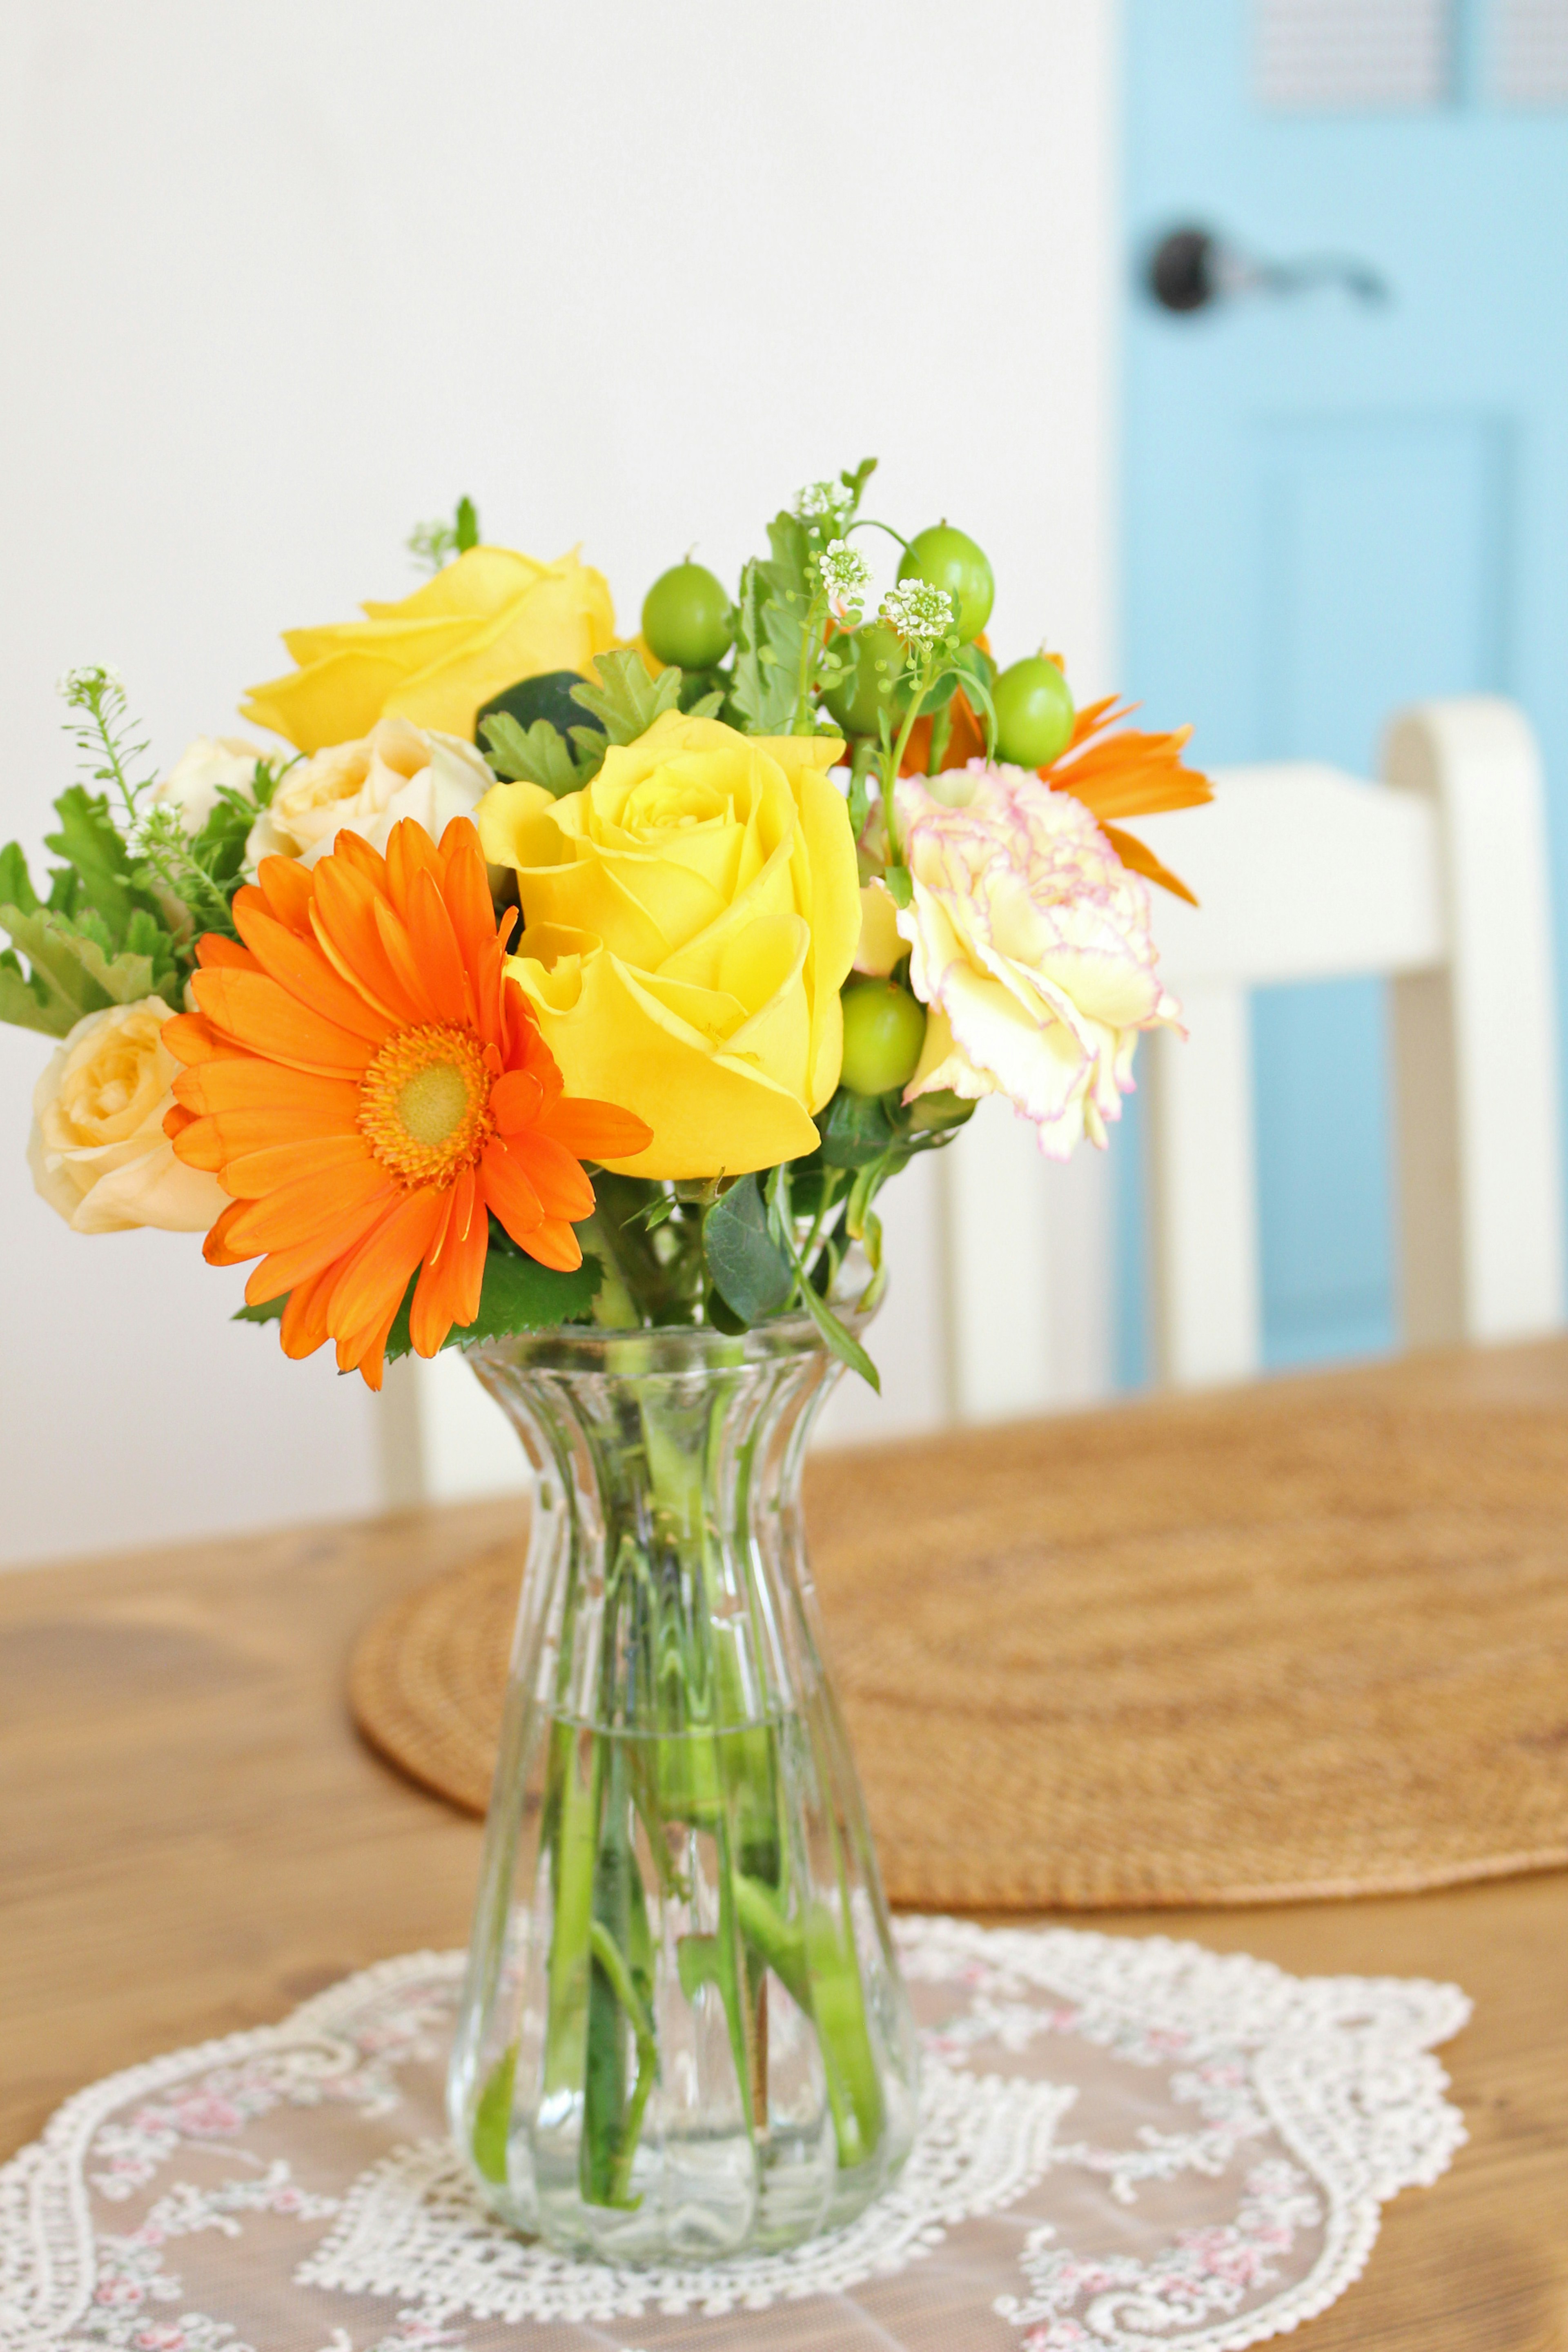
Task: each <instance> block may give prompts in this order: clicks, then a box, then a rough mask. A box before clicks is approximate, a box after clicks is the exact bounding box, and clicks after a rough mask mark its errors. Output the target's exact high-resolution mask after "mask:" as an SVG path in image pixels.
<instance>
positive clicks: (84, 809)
mask: <svg viewBox="0 0 1568 2352" xmlns="http://www.w3.org/2000/svg"><path fill="white" fill-rule="evenodd" d="M55 813H56V814H57V815H58V818H59V821H60V829H59V831H58V833H49V834H46V835H44V846H45V847H46V848H47V849H52V850H53V851H54V853H55V855H56V856H57V857H63V858H64V859H65V861H66V863H67V864H68V866H71V867H72V868H73V869H74V870H75V872H76V873H77V874H78V875H79V877H80V878H81V886H82V888H83V890H84V891H85V893H86V895H87V898H88V899H89V903H90V904H91V905H92V906H93V907H95V908H97V910H98V912H99V913H100V915H101V916H102V917H103V919H104V920H105V922H106V923H108V924H110V927H111V928H112V929H113V930H114V931H115V933H116V935H117V938H122V937H123V936H124V931H125V927H126V925H127V924H128V923H129V921H130V919H131V910H132V906H133V905H134V904H135V903H136V898H135V893H134V892H133V890H132V876H131V856H130V853H129V851H128V850H127V849H126V846H125V844H124V841H123V840H122V839H121V835H120V832H119V830H118V828H117V827H116V825H115V823H114V820H113V818H112V817H111V816H110V814H109V799H108V795H107V794H106V793H89V792H88V791H87V790H86V788H85V786H83V785H81V784H71V785H68V787H67V789H66V790H65V791H64V792H63V793H61V794H60V796H59V798H58V801H57V802H56V803H55Z"/></svg>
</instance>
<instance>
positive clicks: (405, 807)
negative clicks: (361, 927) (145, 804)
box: [245, 719, 495, 873]
mask: <svg viewBox="0 0 1568 2352" xmlns="http://www.w3.org/2000/svg"><path fill="white" fill-rule="evenodd" d="M494 782H495V778H494V777H493V776H492V775H491V773H490V772H489V769H488V768H487V767H486V765H485V763H484V761H483V760H482V759H481V758H480V756H479V753H478V751H475V749H474V747H473V745H472V744H471V743H465V742H464V741H463V740H462V738H461V736H459V735H438V734H434V733H432V734H426V732H425V730H424V729H423V728H420V727H415V726H413V725H412V724H411V723H410V722H409V720H408V719H378V720H377V722H376V724H375V725H374V727H373V728H372V729H371V730H370V733H369V734H368V735H366V736H365V737H364V738H363V740H362V741H360V742H357V743H334V744H333V745H331V748H330V749H329V750H327V751H318V752H317V753H316V755H315V757H314V758H313V759H310V760H301V761H299V762H298V763H297V764H296V765H295V766H294V767H292V768H290V769H289V772H288V774H287V775H286V776H285V777H284V778H283V780H282V782H281V783H280V784H279V787H278V790H277V793H275V794H274V796H273V801H272V805H271V807H270V808H269V809H267V810H265V811H264V812H263V814H261V816H260V817H259V818H258V820H257V822H256V824H254V825H253V826H252V827H251V830H250V839H249V841H248V843H247V845H246V853H245V856H246V866H247V871H249V872H251V873H254V872H255V870H256V868H257V866H259V864H260V863H261V860H262V859H263V858H264V857H293V858H297V859H298V860H299V862H300V865H301V866H314V864H315V862H316V860H317V858H318V857H324V856H325V855H326V853H327V851H328V850H329V849H331V845H332V843H333V841H334V840H335V839H336V837H337V835H338V834H339V832H340V831H341V830H342V828H343V827H344V826H347V827H348V829H349V830H350V831H351V832H353V833H357V834H360V835H363V838H364V839H365V840H366V841H368V842H369V843H370V845H371V847H372V848H373V849H384V848H385V847H386V843H387V836H388V835H389V834H390V833H391V831H392V828H393V826H394V825H395V824H397V823H398V822H399V821H400V819H402V818H403V817H405V816H411V817H413V818H414V819H415V820H416V823H418V824H422V825H423V826H424V828H425V830H426V833H427V834H429V835H430V836H431V838H432V840H435V841H439V839H440V838H441V835H442V833H443V832H444V831H445V829H446V827H447V825H448V824H450V823H451V821H452V819H453V818H454V817H455V816H472V814H473V813H474V811H475V809H476V808H477V807H478V806H479V802H480V801H481V800H482V799H483V797H484V795H485V793H488V792H489V788H490V786H491V785H492V784H493V783H494Z"/></svg>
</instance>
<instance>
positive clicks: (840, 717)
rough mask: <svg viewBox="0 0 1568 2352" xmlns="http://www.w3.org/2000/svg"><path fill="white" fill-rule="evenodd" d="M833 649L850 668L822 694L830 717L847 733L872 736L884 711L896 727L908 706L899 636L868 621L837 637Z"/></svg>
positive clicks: (890, 722) (901, 646) (874, 622)
mask: <svg viewBox="0 0 1568 2352" xmlns="http://www.w3.org/2000/svg"><path fill="white" fill-rule="evenodd" d="M834 651H835V652H836V653H837V655H838V656H839V658H840V659H841V660H845V661H847V662H848V663H849V664H850V667H849V669H848V670H847V674H846V675H845V676H844V677H841V678H840V679H839V680H838V682H837V685H836V686H831V687H829V688H828V690H827V692H826V695H825V696H824V697H823V699H824V701H825V702H826V705H827V709H828V714H829V716H830V717H831V718H832V719H834V720H835V721H836V722H837V725H838V726H840V727H842V728H843V730H844V732H845V733H846V735H875V734H876V733H877V731H878V722H879V717H880V715H881V714H882V713H883V712H884V711H885V712H886V713H887V717H888V721H889V725H890V726H896V725H897V724H898V722H899V720H900V719H901V718H902V717H903V714H904V712H905V710H906V709H908V707H909V693H908V689H907V688H906V687H905V686H904V683H903V677H904V665H905V658H906V657H905V654H904V646H903V640H902V638H901V637H898V636H895V635H894V634H893V632H892V630H891V629H889V628H884V627H883V625H882V624H881V622H880V621H868V622H867V623H866V625H865V626H864V627H863V628H859V629H857V630H856V631H855V633H854V635H852V636H849V637H836V638H835V639H834Z"/></svg>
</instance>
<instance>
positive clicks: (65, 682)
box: [55, 662, 125, 708]
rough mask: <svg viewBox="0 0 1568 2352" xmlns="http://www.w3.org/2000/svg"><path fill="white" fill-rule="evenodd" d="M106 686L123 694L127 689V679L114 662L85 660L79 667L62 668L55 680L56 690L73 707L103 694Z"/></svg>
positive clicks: (61, 698) (63, 700)
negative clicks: (122, 675)
mask: <svg viewBox="0 0 1568 2352" xmlns="http://www.w3.org/2000/svg"><path fill="white" fill-rule="evenodd" d="M105 688H110V690H111V691H113V692H116V693H121V694H123V692H124V691H125V680H124V679H123V677H121V674H120V672H119V671H118V670H117V669H116V668H115V667H114V664H113V663H112V662H85V663H83V664H82V665H81V667H79V668H77V669H68V670H62V671H61V673H60V675H59V677H58V678H57V679H56V680H55V692H56V693H57V694H58V696H59V698H60V700H61V701H62V702H68V703H70V704H71V705H72V706H73V708H74V707H75V706H77V705H79V704H81V703H84V702H86V701H87V700H89V698H90V697H91V696H93V695H95V694H101V693H102V692H103V691H104V689H105Z"/></svg>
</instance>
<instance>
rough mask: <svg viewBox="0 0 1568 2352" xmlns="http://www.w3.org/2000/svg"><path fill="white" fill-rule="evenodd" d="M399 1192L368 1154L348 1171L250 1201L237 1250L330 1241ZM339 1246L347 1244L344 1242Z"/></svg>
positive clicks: (333, 1171) (327, 1172)
mask: <svg viewBox="0 0 1568 2352" xmlns="http://www.w3.org/2000/svg"><path fill="white" fill-rule="evenodd" d="M396 1190H397V1187H396V1185H395V1183H394V1181H393V1179H392V1178H391V1177H390V1176H389V1175H388V1174H387V1172H386V1171H385V1169H384V1168H383V1167H382V1165H381V1163H380V1162H379V1160H373V1159H372V1158H371V1156H370V1154H369V1152H368V1151H367V1152H365V1153H364V1155H363V1159H362V1160H359V1161H358V1162H357V1163H356V1164H355V1165H353V1166H352V1167H348V1168H328V1169H324V1170H323V1171H321V1173H320V1174H319V1175H313V1176H302V1177H300V1178H299V1179H298V1180H297V1181H295V1182H294V1183H292V1184H285V1185H283V1186H282V1187H281V1189H280V1190H279V1191H278V1192H271V1193H268V1196H267V1198H266V1199H265V1200H261V1201H248V1202H247V1203H246V1205H245V1207H244V1209H243V1210H242V1211H241V1212H240V1214H239V1215H238V1216H237V1218H236V1219H235V1221H234V1224H233V1226H232V1228H231V1236H232V1239H233V1241H234V1244H235V1246H236V1248H247V1249H248V1250H249V1251H250V1252H255V1251H257V1250H286V1249H294V1248H298V1247H300V1246H304V1247H307V1248H308V1247H310V1246H311V1245H312V1244H315V1243H316V1242H318V1241H321V1242H323V1243H325V1242H328V1241H330V1240H331V1237H332V1236H333V1235H334V1234H341V1233H342V1231H343V1229H344V1228H345V1227H346V1226H347V1225H348V1224H349V1223H350V1221H351V1220H352V1219H353V1218H354V1217H355V1216H357V1215H358V1214H359V1213H360V1211H361V1210H362V1209H365V1208H368V1207H369V1206H371V1205H372V1204H373V1203H374V1202H378V1201H380V1202H390V1201H391V1200H392V1199H393V1198H394V1196H395V1192H396ZM339 1246H340V1247H342V1243H341V1242H340V1244H339Z"/></svg>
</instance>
